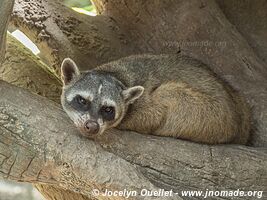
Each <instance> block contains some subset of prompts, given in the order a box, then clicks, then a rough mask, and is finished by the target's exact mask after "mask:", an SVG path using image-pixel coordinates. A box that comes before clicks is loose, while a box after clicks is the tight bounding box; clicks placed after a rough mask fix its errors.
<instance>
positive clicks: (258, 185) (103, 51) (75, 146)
mask: <svg viewBox="0 0 267 200" xmlns="http://www.w3.org/2000/svg"><path fill="white" fill-rule="evenodd" d="M3 2H4V3H5V4H3V5H8V4H9V3H10V2H12V1H9V3H7V2H8V1H3ZM235 2H236V1H227V2H222V1H218V2H216V1H212V0H210V1H203V2H202V1H197V0H189V1H165V0H162V1H153V2H151V1H149V2H148V1H145V0H135V1H133V0H129V1H123V0H110V1H106V0H94V3H95V5H96V7H97V10H98V13H99V14H100V15H99V16H97V17H89V16H84V15H80V14H77V13H75V12H73V11H72V10H70V9H68V8H65V7H62V4H61V1H60V0H56V1H52V0H46V1H38V0H16V4H15V9H14V11H13V14H12V19H11V23H12V24H13V25H16V26H18V27H19V28H20V29H21V30H23V31H24V32H25V33H26V34H27V35H28V36H29V37H30V38H31V39H32V40H34V41H35V42H36V43H37V45H38V46H39V48H40V49H41V51H42V54H43V56H44V57H45V58H46V59H45V62H47V63H48V64H49V66H50V69H53V70H55V71H56V72H57V73H58V72H59V70H58V69H59V68H58V67H59V63H60V62H61V60H62V59H63V58H64V57H66V56H68V57H72V58H73V59H74V60H75V61H76V62H77V63H78V64H79V65H80V66H81V68H82V69H89V68H93V67H94V66H96V65H99V64H101V63H104V62H107V61H110V60H114V59H116V58H119V57H123V56H126V55H129V54H135V53H147V52H150V53H156V54H157V53H185V54H189V55H191V56H193V57H196V58H198V59H200V60H202V61H203V62H206V63H207V64H208V65H209V66H210V67H211V68H212V69H213V70H214V71H215V72H216V73H217V74H218V75H219V76H220V77H222V78H224V79H225V80H226V81H227V82H228V83H229V84H231V85H232V86H233V87H234V88H236V89H237V90H238V91H240V92H241V93H243V94H244V95H245V96H246V97H247V100H248V102H249V103H250V105H251V107H252V109H253V117H254V119H253V122H254V127H255V130H254V131H253V137H252V139H251V146H254V147H245V146H236V145H220V146H207V145H200V144H194V143H190V142H185V141H180V140H175V139H171V138H159V137H153V136H143V135H139V134H137V133H130V132H120V131H116V130H113V131H109V132H108V134H107V135H105V136H104V137H102V138H99V139H98V140H97V141H90V140H86V139H84V138H81V137H79V136H78V134H77V131H76V130H75V128H74V127H73V126H72V123H71V122H70V121H69V120H68V119H67V117H66V116H65V115H64V113H63V112H62V110H61V109H59V107H58V105H56V104H54V103H52V102H49V101H47V100H46V99H44V98H41V97H38V96H35V95H32V94H30V93H28V92H26V91H24V90H22V89H19V88H16V87H14V86H11V85H8V84H6V83H4V82H0V94H1V97H0V163H2V164H1V165H0V170H1V172H0V175H1V176H3V177H4V178H8V179H13V180H17V181H27V182H32V183H39V184H40V183H42V185H38V186H37V187H38V188H39V190H41V191H42V193H43V194H44V195H45V196H46V197H47V198H48V199H58V200H61V199H91V198H93V199H105V198H103V197H93V196H92V193H91V192H92V189H95V188H97V189H99V190H101V191H103V190H104V189H109V190H122V189H124V188H127V189H128V190H131V189H132V190H138V191H140V189H142V188H146V189H152V190H156V189H158V188H164V189H167V190H169V189H173V190H174V191H177V192H178V191H181V190H190V189H192V190H203V191H205V190H206V189H209V190H226V189H229V190H230V189H232V190H235V189H238V188H240V189H244V190H266V187H267V185H266V183H267V181H266V180H267V169H266V168H267V167H266V166H267V159H266V158H267V155H266V154H267V149H266V143H267V134H266V133H267V79H266V77H267V68H266V60H265V59H264V58H265V55H266V49H267V48H266V47H267V45H266V44H267V38H266V37H264V36H265V35H266V34H267V29H266V26H263V27H261V25H262V24H263V23H264V19H266V12H264V9H265V8H266V4H262V3H254V4H253V5H252V6H251V5H250V4H249V3H248V1H246V3H244V2H240V1H239V3H241V4H242V5H243V6H241V7H240V6H238V5H239V4H236V3H235ZM0 4H1V3H0ZM10 5H11V4H10ZM3 8H4V7H3V6H2V7H1V8H0V15H2V14H3V16H1V18H0V19H1V20H2V19H4V20H5V19H7V18H8V12H5V13H4V12H2V11H3V10H2V9H3ZM9 8H10V7H9ZM236 9H238V10H240V11H242V12H240V13H241V14H237V13H236V12H235V10H236ZM7 10H8V9H7ZM254 10H258V12H257V15H254V13H253V12H254ZM252 14H253V15H252ZM248 16H251V17H248ZM254 16H255V17H254ZM258 17H260V19H261V20H259V18H258ZM247 18H248V19H249V20H247ZM1 20H0V22H1ZM4 20H3V21H4ZM255 23H257V26H253V25H254V24H255ZM234 25H235V26H234ZM251 27H254V28H253V29H251ZM4 30H6V26H4V27H3V26H2V27H0V33H1V31H4ZM1 36H2V35H1ZM3 38H4V37H2V39H1V40H0V41H1V42H2V44H1V43H0V45H1V47H4V45H3ZM2 50H3V48H2ZM2 52H3V51H2ZM9 55H11V54H9ZM0 57H1V56H0ZM33 60H34V59H33ZM37 65H38V66H40V67H41V66H43V65H41V64H40V65H39V64H37ZM6 66H11V65H8V61H7V63H6ZM18 66H24V67H25V66H26V65H25V63H24V64H23V62H22V63H21V65H19V63H18ZM5 68H6V67H5ZM5 68H2V70H4V69H5ZM13 69H14V68H13ZM35 74H36V73H35ZM7 75H8V74H7V73H6V74H4V77H7V78H6V80H7V81H9V82H11V81H10V80H12V78H8V76H7ZM27 76H29V78H30V79H31V80H34V82H35V83H36V82H37V81H36V80H37V79H33V75H30V74H26V75H25V78H26V77H27ZM38 76H39V75H38ZM39 78H40V77H39ZM39 80H40V82H41V83H45V82H46V81H47V79H46V80H45V79H42V78H40V79H39ZM40 85H42V84H40ZM43 85H45V84H43ZM48 85H49V84H48ZM25 87H26V88H28V89H29V90H32V91H33V92H35V93H40V94H42V95H44V94H45V93H42V92H38V91H37V90H42V87H37V89H36V90H33V88H32V87H27V85H26V86H25ZM43 91H45V90H43ZM46 96H47V97H48V98H50V97H51V96H49V95H46ZM3 97H4V98H3ZM25 102H27V105H30V106H27V105H26V104H25ZM51 193H53V194H51ZM108 199H118V198H115V197H110V198H108ZM135 199H155V198H152V197H146V198H144V197H141V196H138V197H136V198H135ZM159 199H164V198H162V197H161V198H159ZM166 199H186V198H185V197H179V196H174V197H173V198H166ZM190 199H201V197H196V198H190ZM210 199H213V198H210ZM214 199H220V198H214ZM237 199H246V198H244V197H239V198H237ZM247 199H251V197H247Z"/></svg>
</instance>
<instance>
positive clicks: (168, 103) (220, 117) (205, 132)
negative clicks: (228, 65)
mask: <svg viewBox="0 0 267 200" xmlns="http://www.w3.org/2000/svg"><path fill="white" fill-rule="evenodd" d="M96 70H97V71H104V72H108V73H112V74H113V75H114V76H115V77H116V78H117V79H118V80H120V81H121V82H122V83H123V84H125V85H126V86H127V87H130V86H134V85H142V86H143V87H144V88H145V91H144V94H143V95H142V96H141V97H140V98H139V99H138V100H137V101H136V102H135V103H134V104H133V105H131V106H130V107H129V109H128V112H127V114H126V116H125V117H124V119H123V120H122V122H121V123H120V124H119V126H118V128H119V129H123V130H125V129H126V130H133V131H137V132H139V133H143V134H155V135H159V136H171V137H176V138H181V139H186V140H190V141H194V142H203V143H207V144H220V143H240V144H245V143H246V142H247V140H248V137H249V131H250V112H249V108H248V106H247V104H246V102H245V100H244V99H243V98H242V97H241V96H240V95H239V94H238V93H237V92H236V91H234V90H233V89H232V88H231V87H230V86H229V85H228V84H226V83H225V82H223V81H222V80H221V79H219V78H218V77H217V76H216V75H215V74H214V73H213V72H211V71H210V70H209V68H208V67H207V66H206V65H204V64H203V63H200V62H198V61H196V60H194V59H192V58H189V57H186V56H174V55H171V56H170V55H160V56H153V55H143V56H132V57H128V58H124V59H121V60H119V61H115V62H112V63H108V64H105V65H103V66H100V67H98V68H97V69H96Z"/></svg>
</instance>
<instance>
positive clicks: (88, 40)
mask: <svg viewBox="0 0 267 200" xmlns="http://www.w3.org/2000/svg"><path fill="white" fill-rule="evenodd" d="M11 23H12V24H13V25H15V26H16V27H18V28H19V29H20V30H22V31H23V32H24V33H25V34H26V35H27V36H28V37H29V38H30V39H31V40H33V41H34V42H35V43H36V45H37V46H38V47H39V48H40V50H41V53H42V56H43V57H45V58H46V60H47V64H48V66H50V67H52V68H53V69H54V70H56V72H58V74H59V66H60V64H61V62H62V60H63V59H64V58H65V57H71V58H72V59H74V60H75V62H77V63H78V64H79V66H80V67H81V69H86V70H88V69H89V68H93V67H95V66H97V65H100V64H102V63H104V62H108V61H111V60H114V59H117V58H120V57H121V56H126V55H129V54H131V53H134V50H133V48H131V45H130V44H129V43H128V42H127V40H126V39H125V37H124V36H123V34H122V32H121V31H120V30H119V28H118V27H117V26H116V24H115V23H114V22H113V21H112V20H111V19H110V18H109V17H105V16H96V17H91V16H86V15H83V14H80V13H77V12H75V11H73V10H71V9H70V8H67V7H65V6H64V5H63V4H62V2H61V0H52V1H37V0H27V1H24V0H16V3H15V6H14V11H13V15H12V18H11ZM88 61H90V62H88Z"/></svg>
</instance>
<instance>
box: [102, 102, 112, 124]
mask: <svg viewBox="0 0 267 200" xmlns="http://www.w3.org/2000/svg"><path fill="white" fill-rule="evenodd" d="M100 114H101V115H102V117H103V119H104V120H107V121H111V120H113V119H115V108H114V107H113V106H102V107H101V109H100Z"/></svg>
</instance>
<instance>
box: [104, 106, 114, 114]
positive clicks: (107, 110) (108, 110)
mask: <svg viewBox="0 0 267 200" xmlns="http://www.w3.org/2000/svg"><path fill="white" fill-rule="evenodd" d="M103 110H104V111H105V113H113V112H114V108H113V107H111V106H105V107H103Z"/></svg>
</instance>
